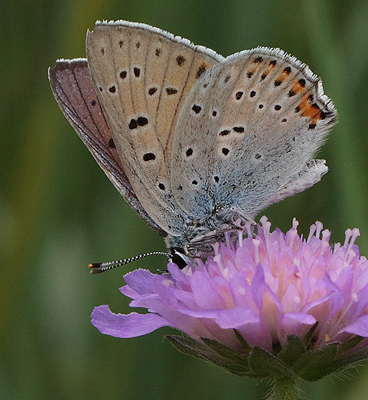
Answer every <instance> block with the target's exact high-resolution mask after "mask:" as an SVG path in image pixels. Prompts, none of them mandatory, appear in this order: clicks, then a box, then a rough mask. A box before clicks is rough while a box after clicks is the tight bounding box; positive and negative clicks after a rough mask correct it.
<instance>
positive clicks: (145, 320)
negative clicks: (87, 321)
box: [91, 305, 171, 338]
mask: <svg viewBox="0 0 368 400" xmlns="http://www.w3.org/2000/svg"><path fill="white" fill-rule="evenodd" d="M91 318H92V324H93V325H94V326H95V327H96V328H97V329H98V330H99V331H100V332H101V333H103V334H105V335H110V336H114V337H118V338H132V337H136V336H142V335H146V334H147V333H151V332H153V331H155V330H156V329H158V328H161V327H163V326H171V325H170V324H169V323H168V322H167V321H166V320H165V319H164V318H162V317H160V316H159V315H157V314H138V313H131V314H128V315H125V314H114V313H113V312H111V311H110V308H109V306H107V305H102V306H99V307H95V309H94V310H93V312H92V315H91Z"/></svg>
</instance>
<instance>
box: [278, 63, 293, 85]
mask: <svg viewBox="0 0 368 400" xmlns="http://www.w3.org/2000/svg"><path fill="white" fill-rule="evenodd" d="M290 74H291V68H290V67H286V68H284V69H283V71H282V72H281V73H280V74H279V76H278V77H277V78H276V79H275V83H276V82H277V83H278V84H281V83H282V82H284V80H285V79H286V78H287V77H288V76H289V75H290Z"/></svg>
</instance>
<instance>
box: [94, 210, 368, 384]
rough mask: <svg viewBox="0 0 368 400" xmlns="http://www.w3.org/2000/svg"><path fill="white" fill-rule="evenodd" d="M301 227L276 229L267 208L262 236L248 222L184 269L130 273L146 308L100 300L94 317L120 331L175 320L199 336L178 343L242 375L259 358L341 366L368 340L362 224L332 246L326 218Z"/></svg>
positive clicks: (137, 299)
mask: <svg viewBox="0 0 368 400" xmlns="http://www.w3.org/2000/svg"><path fill="white" fill-rule="evenodd" d="M297 226H298V222H297V221H296V220H295V219H294V221H293V226H292V228H291V229H290V230H289V231H288V232H287V233H286V234H284V233H282V232H281V231H280V230H278V229H276V230H274V231H273V232H271V230H270V229H271V224H270V222H269V221H268V220H267V218H266V217H263V218H261V223H260V225H258V227H257V234H256V235H255V234H254V232H253V228H252V226H251V225H250V224H248V225H247V226H246V231H247V235H246V237H243V234H239V239H238V241H237V243H236V244H233V243H232V242H231V241H230V240H229V241H228V243H226V244H224V243H216V244H215V245H214V251H215V255H214V256H213V257H208V258H207V260H206V261H202V260H196V261H195V263H193V265H188V266H186V267H185V268H184V269H179V268H178V267H177V266H176V265H175V264H173V263H170V264H169V265H168V273H164V274H152V273H151V272H149V271H147V270H142V269H138V270H136V271H133V272H130V273H128V274H127V275H125V277H124V278H125V281H126V283H127V285H126V286H123V287H122V288H121V289H120V290H121V292H122V293H123V294H124V295H126V296H128V297H130V298H132V299H133V300H132V302H131V303H130V305H131V307H143V308H147V309H148V311H149V313H147V314H138V313H131V314H129V315H121V314H113V313H112V312H111V311H110V310H109V307H108V306H100V307H96V308H95V310H94V311H93V314H92V323H93V324H94V325H95V326H96V327H97V328H98V329H99V330H100V331H101V332H102V333H104V334H108V335H111V336H115V337H121V338H128V337H135V336H140V335H144V334H147V333H150V332H152V331H154V330H155V329H158V328H160V327H162V326H170V327H173V328H176V329H178V330H179V331H181V332H183V333H185V334H186V335H188V336H189V337H190V338H192V339H193V340H194V342H193V341H190V340H188V339H186V338H183V337H180V336H179V337H177V336H173V337H171V341H172V342H173V344H174V345H175V346H176V347H177V348H179V349H180V350H181V351H184V352H187V353H190V354H192V355H196V356H197V357H200V358H205V359H207V360H210V361H212V362H215V363H216V364H219V365H222V366H225V367H226V368H228V369H230V370H231V371H232V372H235V373H239V374H244V375H252V376H260V377H265V376H261V375H262V373H261V374H259V373H258V372H257V368H256V366H257V363H258V362H260V360H261V358H262V357H266V358H267V357H268V358H269V359H270V360H272V361H270V363H271V364H272V362H274V363H276V364H277V363H281V364H280V365H283V366H285V368H286V370H288V372H287V373H293V374H297V375H298V376H301V377H302V378H303V379H309V380H314V379H318V378H320V377H322V376H324V375H326V374H327V373H329V372H332V371H333V370H338V369H342V368H344V367H346V365H348V364H349V363H351V362H352V361H356V360H357V359H361V358H364V357H366V350H365V346H367V345H368V313H367V306H368V261H367V259H366V258H365V257H361V256H360V254H359V249H358V247H357V246H356V245H355V244H354V242H355V240H356V238H357V237H358V236H359V231H358V229H353V230H347V231H346V233H345V243H344V244H343V245H339V244H336V245H334V246H333V247H331V245H330V232H329V231H328V230H323V226H322V224H321V223H320V222H317V223H316V224H314V225H312V226H311V228H310V233H309V236H308V238H307V239H304V238H303V237H302V236H301V235H299V234H298V232H297ZM331 349H332V350H331ZM326 352H330V353H331V357H330V358H328V357H327V358H328V360H329V361H328V365H325V364H326ZM357 352H359V356H358V355H357V354H358V353H357ZM330 353H328V354H330ZM311 354H312V355H313V354H314V360H320V361H319V364H318V363H317V364H318V372H316V366H315V365H314V367H313V369H312V370H311V369H309V370H305V362H306V358H307V357H310V355H311ZM316 354H319V356H316ZM252 357H253V358H252ZM260 357H261V358H260ZM252 360H253V361H252ZM301 360H304V361H301ZM263 361H264V360H263ZM321 363H322V364H323V363H325V364H323V365H322V364H321ZM331 365H334V368H331ZM280 368H281V367H280ZM285 374H286V372H285ZM266 376H267V375H266Z"/></svg>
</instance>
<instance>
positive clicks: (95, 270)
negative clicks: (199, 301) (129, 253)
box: [88, 251, 171, 274]
mask: <svg viewBox="0 0 368 400" xmlns="http://www.w3.org/2000/svg"><path fill="white" fill-rule="evenodd" d="M149 256H166V257H167V258H168V259H171V254H170V253H166V252H164V251H153V252H152V253H145V254H140V255H139V256H134V257H129V258H124V259H123V260H117V261H110V262H105V263H92V264H89V265H88V267H89V268H91V271H90V272H91V274H100V273H101V272H105V271H109V270H110V269H114V268H117V267H121V266H122V265H126V264H129V263H131V262H133V261H136V260H140V259H141V258H145V257H149Z"/></svg>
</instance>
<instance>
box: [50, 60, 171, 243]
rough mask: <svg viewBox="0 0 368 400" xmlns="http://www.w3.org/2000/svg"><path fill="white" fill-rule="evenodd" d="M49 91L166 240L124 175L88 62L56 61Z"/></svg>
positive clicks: (135, 206) (126, 196)
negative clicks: (50, 90)
mask: <svg viewBox="0 0 368 400" xmlns="http://www.w3.org/2000/svg"><path fill="white" fill-rule="evenodd" d="M49 80H50V85H51V89H52V91H53V94H54V96H55V99H56V101H57V102H58V104H59V106H60V108H61V110H62V112H63V113H64V115H65V116H66V118H67V119H68V121H69V122H70V123H71V125H72V126H73V128H74V129H75V131H76V132H77V133H78V136H79V137H80V138H81V139H82V141H83V143H84V144H85V145H86V146H87V148H88V149H89V151H90V152H91V153H92V155H93V157H94V159H95V160H96V161H97V163H98V164H99V166H100V167H101V168H102V169H103V171H104V172H105V174H106V175H107V176H108V178H109V179H110V180H111V182H112V183H113V184H114V185H115V187H116V188H117V189H118V191H119V192H120V193H121V195H122V196H123V197H124V199H125V200H126V201H127V202H128V203H129V204H130V206H131V207H132V208H133V209H134V210H135V211H136V213H137V214H138V215H139V216H140V217H141V218H142V219H143V220H144V221H145V222H146V223H147V224H148V225H149V226H150V227H151V228H152V229H154V230H155V231H157V232H158V233H159V234H160V235H161V236H166V233H165V231H164V230H162V229H161V228H160V227H159V226H158V225H157V224H156V223H155V222H154V221H153V220H152V218H150V216H149V215H148V214H147V213H146V211H145V210H144V208H143V206H142V204H141V203H140V201H139V200H138V199H137V196H136V195H135V193H134V191H133V189H132V186H131V185H130V183H129V180H128V178H127V176H126V174H125V172H124V169H123V166H122V164H121V161H120V159H119V156H118V153H117V151H116V148H115V144H114V141H113V138H112V136H111V131H110V128H109V127H108V125H107V123H106V120H105V117H104V114H103V112H102V110H101V106H100V103H99V100H98V98H97V95H96V92H95V89H94V86H93V83H92V79H91V75H90V73H89V69H88V66H87V60H85V59H75V60H71V61H67V60H61V61H57V62H56V65H55V67H54V68H52V69H51V68H50V69H49Z"/></svg>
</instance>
